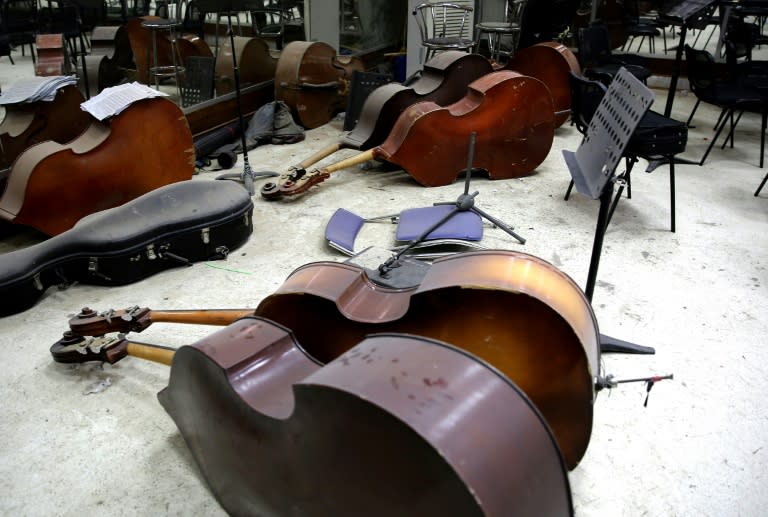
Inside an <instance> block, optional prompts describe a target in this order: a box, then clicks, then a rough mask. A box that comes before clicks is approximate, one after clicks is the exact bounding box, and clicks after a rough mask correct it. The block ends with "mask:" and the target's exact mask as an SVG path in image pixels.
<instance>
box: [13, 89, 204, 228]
mask: <svg viewBox="0 0 768 517" xmlns="http://www.w3.org/2000/svg"><path fill="white" fill-rule="evenodd" d="M194 161H195V151H194V147H193V145H192V135H191V133H190V131H189V126H188V124H187V121H186V119H185V118H184V115H183V114H182V113H181V110H180V109H179V108H178V107H177V106H176V105H175V104H174V103H172V102H171V101H169V100H166V99H162V98H157V99H147V100H142V101H139V102H136V103H134V104H132V105H131V106H130V107H128V108H127V109H126V110H125V111H123V112H122V113H120V114H119V115H116V116H115V117H113V118H112V119H111V120H110V121H109V122H108V123H102V122H98V121H95V120H93V119H92V123H91V124H90V126H88V128H87V129H86V130H85V131H84V132H83V133H82V134H81V135H80V136H78V137H77V138H75V139H74V140H72V141H70V142H68V143H66V144H59V143H56V142H53V141H45V142H41V143H38V144H36V145H33V146H32V147H29V148H28V149H27V150H25V151H24V152H23V153H22V154H21V155H20V156H19V157H18V159H17V160H16V162H15V163H14V165H13V167H12V169H11V172H10V175H9V176H8V183H7V186H6V189H5V191H4V192H3V195H2V197H0V218H2V219H5V220H7V221H10V222H13V223H16V224H25V225H29V226H33V227H35V228H37V229H38V230H40V231H42V232H43V233H46V234H48V235H56V234H59V233H61V232H63V231H65V230H68V229H69V228H71V227H72V226H73V225H74V224H75V223H76V222H77V221H78V220H79V219H81V218H82V217H84V216H86V215H88V214H91V213H93V212H97V211H100V210H104V209H106V208H112V207H115V206H118V205H121V204H123V203H125V202H127V201H130V200H131V199H134V198H136V197H138V196H140V195H142V194H144V193H146V192H149V191H150V190H154V189H155V188H158V187H160V186H163V185H167V184H169V183H174V182H177V181H182V180H187V179H190V178H191V177H192V174H193V173H194Z"/></svg>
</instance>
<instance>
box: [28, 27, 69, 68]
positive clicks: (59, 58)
mask: <svg viewBox="0 0 768 517" xmlns="http://www.w3.org/2000/svg"><path fill="white" fill-rule="evenodd" d="M35 49H36V50H37V62H36V63H35V75H39V76H53V75H67V74H69V72H70V70H69V69H70V66H69V62H68V61H67V47H66V45H65V44H64V35H63V34H38V35H37V36H36V37H35Z"/></svg>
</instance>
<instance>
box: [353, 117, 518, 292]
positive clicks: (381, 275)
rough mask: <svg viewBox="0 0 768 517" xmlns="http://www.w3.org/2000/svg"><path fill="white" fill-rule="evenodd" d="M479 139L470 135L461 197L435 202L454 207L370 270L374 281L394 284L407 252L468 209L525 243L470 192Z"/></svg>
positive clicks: (475, 194)
mask: <svg viewBox="0 0 768 517" xmlns="http://www.w3.org/2000/svg"><path fill="white" fill-rule="evenodd" d="M476 141H477V133H476V132H474V131H473V132H472V134H471V135H470V137H469V152H468V153H467V173H466V177H465V179H464V192H463V193H462V194H460V195H459V197H458V198H457V199H456V201H451V202H447V203H435V205H453V209H452V210H450V211H449V212H447V213H446V214H445V215H444V216H443V217H442V218H440V219H439V220H437V221H436V222H435V223H434V224H432V225H431V226H430V227H429V228H427V229H426V230H424V231H423V232H422V233H421V235H419V236H418V237H416V238H415V239H413V240H412V241H411V242H409V243H408V244H407V245H406V246H405V247H403V248H402V249H400V250H399V251H398V252H397V254H395V255H393V256H391V257H389V259H387V260H386V261H385V262H383V263H382V264H381V265H379V267H378V268H377V270H375V271H372V270H369V271H368V273H369V277H370V278H371V280H373V281H374V282H378V283H380V284H382V285H390V286H392V285H393V284H392V281H393V279H392V278H391V274H392V273H393V272H396V271H397V268H399V267H400V265H401V260H402V259H403V257H404V256H405V254H406V253H407V252H408V251H410V250H411V249H412V248H413V247H414V246H416V245H417V244H419V243H421V242H423V241H424V240H425V239H426V238H427V237H428V236H429V234H431V233H432V232H434V231H435V230H436V229H437V228H439V227H440V226H442V225H443V224H444V223H445V222H447V221H448V220H449V219H450V218H451V217H453V216H454V215H456V214H458V213H459V212H466V211H472V212H475V213H476V214H477V215H479V216H480V217H482V218H485V219H487V220H488V221H490V222H491V223H493V224H494V225H496V226H497V227H499V228H501V229H502V230H504V231H505V232H507V233H508V234H509V235H511V236H512V237H514V238H515V239H517V241H518V242H519V243H520V244H525V239H524V238H522V237H521V236H520V235H518V234H517V233H515V231H514V229H513V228H512V227H511V226H509V225H508V224H506V223H504V222H503V221H501V220H499V219H497V218H495V217H493V216H492V215H490V214H489V213H487V212H485V211H483V210H481V209H479V208H477V206H475V198H476V197H477V195H478V194H479V193H480V192H479V191H477V190H476V191H475V192H473V193H472V194H470V193H469V183H470V181H471V180H472V163H473V162H474V161H475V143H476Z"/></svg>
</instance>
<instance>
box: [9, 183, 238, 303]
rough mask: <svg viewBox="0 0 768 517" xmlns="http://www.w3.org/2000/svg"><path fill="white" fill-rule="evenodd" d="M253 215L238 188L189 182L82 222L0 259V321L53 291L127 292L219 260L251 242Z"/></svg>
mask: <svg viewBox="0 0 768 517" xmlns="http://www.w3.org/2000/svg"><path fill="white" fill-rule="evenodd" d="M252 214H253V203H252V201H251V198H250V196H249V195H248V193H247V192H246V190H245V189H244V188H243V187H242V186H241V185H238V184H236V183H233V182H229V181H203V180H200V181H192V180H189V181H181V182H177V183H172V184H170V185H165V186H163V187H161V188H158V189H156V190H153V191H151V192H149V193H147V194H144V195H143V196H140V197H138V198H136V199H134V200H132V201H130V202H128V203H126V204H124V205H121V206H118V207H115V208H110V209H108V210H103V211H101V212H96V213H94V214H91V215H89V216H86V217H84V218H83V219H81V220H80V221H78V222H77V224H75V226H74V227H72V228H71V229H70V230H67V231H65V232H63V233H61V234H59V235H56V236H54V237H51V238H50V239H48V240H46V241H43V242H41V243H39V244H35V245H33V246H30V247H28V248H24V249H21V250H18V251H13V252H10V253H6V254H3V255H0V316H5V315H9V314H15V313H17V312H21V311H24V310H26V309H28V308H30V307H32V306H33V305H34V304H35V303H36V302H37V301H38V300H39V299H40V298H41V297H42V296H43V295H44V294H45V291H46V290H47V289H48V288H49V287H51V286H53V285H59V286H68V285H70V284H72V283H74V282H80V283H84V284H91V285H105V286H113V285H125V284H129V283H132V282H136V281H138V280H141V279H144V278H146V277H148V276H151V275H154V274H155V273H158V272H160V271H163V270H165V269H169V268H172V267H175V266H180V265H191V263H192V262H198V261H204V260H215V259H224V258H226V256H227V254H228V253H229V251H231V250H233V249H235V248H237V247H239V246H240V245H242V244H243V243H244V242H245V241H246V240H247V239H248V237H249V236H250V234H251V232H252V231H253V222H252V219H251V217H252Z"/></svg>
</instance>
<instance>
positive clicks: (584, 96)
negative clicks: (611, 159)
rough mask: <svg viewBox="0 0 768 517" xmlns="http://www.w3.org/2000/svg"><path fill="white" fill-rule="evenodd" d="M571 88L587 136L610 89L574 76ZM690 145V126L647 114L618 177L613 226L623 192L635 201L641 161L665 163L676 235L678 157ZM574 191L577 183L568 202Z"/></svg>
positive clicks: (578, 126) (577, 117)
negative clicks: (637, 166) (636, 174)
mask: <svg viewBox="0 0 768 517" xmlns="http://www.w3.org/2000/svg"><path fill="white" fill-rule="evenodd" d="M570 85H571V117H572V120H573V122H574V125H575V126H576V129H578V130H579V132H580V133H581V134H582V135H586V133H587V128H588V127H589V123H590V121H591V120H592V115H594V113H595V111H597V108H598V106H599V105H600V102H601V101H602V99H603V96H604V95H605V93H606V92H607V91H608V88H606V86H605V85H604V84H603V83H602V82H600V81H592V80H589V79H587V78H585V77H583V76H580V75H577V74H575V73H573V72H570ZM687 142H688V129H687V127H686V125H685V124H684V123H682V122H679V121H677V120H674V119H671V118H669V117H665V116H664V115H661V114H660V113H657V112H655V111H651V110H649V111H647V112H646V113H645V115H643V117H642V118H641V119H640V122H639V123H638V125H637V128H636V129H635V131H634V132H633V133H632V136H631V137H630V139H629V142H628V144H627V147H626V148H625V150H624V153H623V155H622V156H623V157H624V160H625V165H626V170H625V171H624V172H623V173H622V174H619V175H618V176H617V177H618V178H619V180H621V183H620V184H621V187H620V189H619V195H617V196H616V197H615V198H614V201H613V204H612V206H611V209H610V213H609V215H608V221H609V222H610V219H611V216H612V215H613V211H614V210H615V209H616V204H617V203H618V200H619V198H620V197H621V196H620V194H621V192H622V188H623V186H624V185H626V189H627V198H631V197H632V182H631V172H632V168H633V167H634V165H635V164H636V163H637V161H638V160H639V159H640V158H642V159H644V160H647V161H648V162H654V163H658V162H664V163H668V164H669V194H670V226H671V228H670V229H671V231H672V232H674V231H675V159H674V157H675V155H677V154H679V153H682V152H683V151H685V147H686V144H687ZM572 189H573V181H571V183H570V185H569V186H568V190H567V191H566V193H565V199H566V200H567V199H568V197H569V196H570V194H571V190H572Z"/></svg>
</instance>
